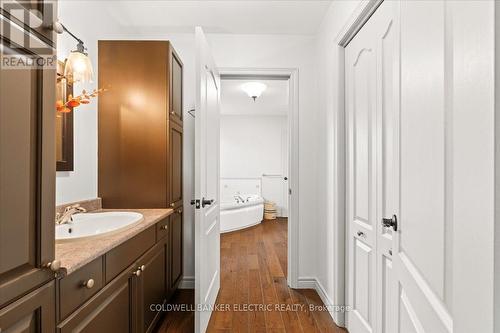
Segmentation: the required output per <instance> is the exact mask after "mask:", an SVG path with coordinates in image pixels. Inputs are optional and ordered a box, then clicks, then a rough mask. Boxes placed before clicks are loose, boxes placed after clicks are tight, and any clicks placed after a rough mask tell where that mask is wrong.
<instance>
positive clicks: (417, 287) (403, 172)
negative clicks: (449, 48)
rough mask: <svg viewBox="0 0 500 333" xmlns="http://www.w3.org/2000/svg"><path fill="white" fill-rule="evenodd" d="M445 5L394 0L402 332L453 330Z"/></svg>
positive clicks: (397, 254)
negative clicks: (397, 13)
mask: <svg viewBox="0 0 500 333" xmlns="http://www.w3.org/2000/svg"><path fill="white" fill-rule="evenodd" d="M448 5H449V3H448V2H447V1H402V2H401V19H400V20H401V53H400V54H401V74H400V75H401V111H400V112H401V114H400V123H401V128H400V142H399V145H400V177H401V185H400V189H401V190H400V191H401V193H400V210H399V216H398V217H399V224H400V225H399V229H398V231H397V232H396V233H394V234H395V237H394V241H393V262H394V265H393V267H394V270H395V273H396V274H395V276H396V284H397V286H396V288H397V289H396V290H397V294H396V296H397V297H396V299H395V302H397V303H396V305H397V314H398V317H397V319H396V322H395V325H396V327H397V329H398V331H399V332H405V333H406V332H408V333H412V332H433V333H442V332H451V331H452V330H453V321H452V317H451V308H450V304H451V298H450V297H451V293H452V290H451V289H452V286H453V284H452V276H451V272H452V267H453V266H452V260H451V258H452V252H451V250H452V242H451V237H452V235H453V232H452V229H451V228H452V221H453V217H452V216H451V215H450V214H449V213H448V212H449V211H450V210H449V207H451V206H452V205H453V202H452V197H450V195H449V193H450V188H451V186H452V173H450V168H451V165H450V164H448V163H449V159H448V160H447V157H449V155H448V154H449V152H447V145H448V144H452V143H451V136H450V135H451V134H450V133H451V132H450V131H452V129H451V128H450V127H449V123H448V121H447V117H448V116H447V112H451V111H450V109H449V108H447V107H445V104H446V102H445V96H446V90H447V85H448V86H449V84H450V82H446V80H445V73H446V72H447V65H450V66H452V64H451V63H448V64H446V61H448V58H447V56H446V54H445V50H446V42H445V35H446V34H445V25H446V22H445V19H447V17H448V14H447V9H446V7H447V6H448ZM446 83H448V84H446ZM448 147H449V146H448ZM460 245H461V246H467V244H460ZM478 260H480V258H478Z"/></svg>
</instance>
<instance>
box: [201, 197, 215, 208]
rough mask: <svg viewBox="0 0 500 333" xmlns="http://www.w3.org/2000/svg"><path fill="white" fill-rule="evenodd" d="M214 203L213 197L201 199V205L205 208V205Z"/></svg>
mask: <svg viewBox="0 0 500 333" xmlns="http://www.w3.org/2000/svg"><path fill="white" fill-rule="evenodd" d="M213 203H214V200H213V199H210V200H209V199H205V198H203V199H201V207H203V208H205V206H210V205H211V204H213Z"/></svg>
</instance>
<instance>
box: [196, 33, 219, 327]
mask: <svg viewBox="0 0 500 333" xmlns="http://www.w3.org/2000/svg"><path fill="white" fill-rule="evenodd" d="M195 31H196V32H195V34H196V50H197V52H196V118H195V168H194V170H195V175H194V179H195V181H194V184H195V186H194V188H195V191H194V192H195V198H196V199H197V200H200V201H199V205H198V207H197V209H196V211H195V223H194V225H195V233H194V235H195V237H194V238H195V291H194V297H195V303H196V304H199V305H203V307H204V309H206V310H205V311H196V313H195V332H205V330H206V328H207V326H208V322H209V320H210V316H211V314H212V311H211V309H212V308H213V305H214V304H215V299H216V297H217V293H218V292H219V287H220V251H219V247H220V206H219V202H220V195H219V188H220V186H219V176H220V169H219V160H220V149H219V144H220V138H219V129H220V119H219V118H220V116H219V115H220V75H219V73H218V71H217V66H216V64H215V62H214V60H213V57H212V52H211V50H210V46H209V44H208V42H207V40H206V37H205V34H204V33H203V29H202V28H201V27H196V30H195Z"/></svg>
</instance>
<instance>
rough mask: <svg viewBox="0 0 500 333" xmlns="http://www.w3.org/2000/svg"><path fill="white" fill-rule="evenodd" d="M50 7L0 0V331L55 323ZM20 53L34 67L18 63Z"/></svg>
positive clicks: (49, 328) (49, 327)
mask: <svg viewBox="0 0 500 333" xmlns="http://www.w3.org/2000/svg"><path fill="white" fill-rule="evenodd" d="M56 13H57V2H55V1H54V2H53V1H0V24H1V26H2V29H0V44H1V47H0V53H1V58H2V65H0V331H2V332H21V331H23V332H41V333H45V332H54V330H55V287H54V276H55V272H54V271H57V269H58V267H57V266H58V263H57V261H55V260H54V259H55V251H54V216H55V176H56V164H55V136H54V133H55V119H56V118H55V117H56V114H55V107H54V105H55V78H56V68H55V67H54V66H51V65H50V63H49V61H47V59H49V60H50V59H54V58H53V57H54V55H55V47H56V37H55V33H54V32H53V31H52V30H51V29H47V28H46V27H47V24H48V23H52V22H53V19H54V17H55V15H56ZM4 57H5V58H4ZM27 58H32V59H37V60H36V62H37V63H38V64H39V65H41V66H39V67H33V66H29V65H28V66H26V67H24V66H22V65H21V62H23V61H26V60H27ZM9 59H11V60H14V61H13V62H10V61H8V60H9ZM43 59H45V60H43ZM4 60H5V62H4ZM16 60H18V61H19V62H18V61H16ZM26 63H28V62H26Z"/></svg>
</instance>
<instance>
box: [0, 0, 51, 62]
mask: <svg viewBox="0 0 500 333" xmlns="http://www.w3.org/2000/svg"><path fill="white" fill-rule="evenodd" d="M0 4H1V9H2V10H1V15H2V24H1V31H0V33H1V35H2V37H3V39H4V42H3V43H2V46H1V51H2V52H1V54H2V59H1V63H0V66H1V69H20V68H24V69H25V68H26V67H30V68H33V67H35V68H41V67H43V68H47V67H51V68H55V66H56V64H57V59H56V56H55V50H54V48H53V47H51V46H50V45H49V44H47V43H46V42H44V41H43V39H42V37H39V36H36V34H35V33H34V32H33V31H32V30H33V29H38V28H40V29H50V28H49V27H50V25H51V24H52V22H54V17H53V13H54V11H53V10H52V7H53V5H54V4H53V3H50V2H48V1H44V2H43V3H42V2H37V1H15V2H14V1H5V0H0ZM42 8H43V12H42ZM30 28H31V29H30Z"/></svg>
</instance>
